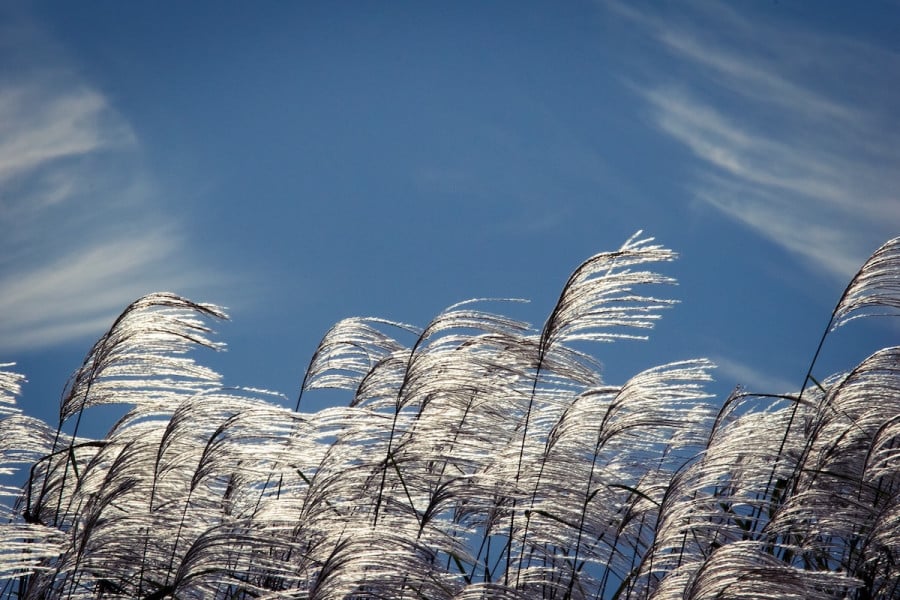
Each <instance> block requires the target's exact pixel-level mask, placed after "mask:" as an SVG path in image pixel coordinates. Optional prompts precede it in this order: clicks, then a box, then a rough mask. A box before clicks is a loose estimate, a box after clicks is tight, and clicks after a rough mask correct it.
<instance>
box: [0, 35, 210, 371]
mask: <svg viewBox="0 0 900 600" xmlns="http://www.w3.org/2000/svg"><path fill="white" fill-rule="evenodd" d="M29 25H30V27H26V28H25V29H24V30H20V31H19V32H18V34H17V36H16V39H15V41H16V47H15V48H13V47H11V46H12V44H11V42H9V41H7V42H6V43H3V44H0V46H2V50H3V51H4V53H5V54H6V55H9V54H15V55H16V60H17V62H18V68H17V69H16V70H15V71H14V72H9V73H7V74H2V75H0V228H2V231H3V236H2V238H0V351H2V352H3V354H5V355H10V356H11V357H12V358H15V356H14V355H15V353H17V352H20V351H24V350H28V349H35V348H40V347H45V346H49V345H55V344H59V343H62V342H66V341H70V340H74V339H78V338H81V337H84V336H91V337H93V336H96V335H97V334H98V333H101V332H102V331H103V330H104V329H105V327H107V326H108V325H109V323H110V321H111V319H112V318H114V317H115V315H116V314H117V313H118V312H119V311H120V310H121V309H122V308H124V306H125V305H126V304H127V303H128V302H130V301H131V300H133V299H135V298H136V297H138V296H140V295H142V294H145V293H148V292H151V291H156V290H160V289H175V290H176V291H183V290H190V289H196V288H197V287H198V286H200V285H203V284H204V283H210V280H211V279H214V277H215V276H214V275H212V274H209V273H206V274H202V271H201V270H200V269H199V268H198V266H197V265H195V264H192V262H191V261H190V260H187V259H184V258H182V257H183V256H184V253H185V243H184V236H183V235H182V233H181V232H180V227H179V224H178V223H177V222H174V221H173V220H172V219H169V218H165V217H162V216H160V211H158V210H157V209H156V208H155V207H154V205H153V199H152V197H153V191H154V188H153V184H152V177H150V176H149V175H148V174H147V173H146V172H144V170H143V169H142V168H141V166H140V161H139V155H140V142H139V140H138V138H137V136H136V135H135V132H134V131H133V129H132V127H131V126H130V125H129V124H128V122H127V120H126V119H125V118H124V117H123V116H122V115H121V114H120V113H119V112H118V111H117V110H116V109H115V107H114V106H113V105H112V104H111V103H110V101H109V100H108V98H107V97H106V96H105V95H104V94H103V92H102V91H101V90H99V89H98V88H97V87H95V86H92V85H91V83H90V82H89V81H86V80H84V79H83V78H82V77H80V76H79V75H78V74H77V70H76V69H75V68H72V67H70V66H68V61H67V60H66V57H65V56H64V55H63V54H61V53H60V51H59V49H58V48H57V47H56V46H55V45H54V44H53V43H52V41H50V40H48V39H47V38H46V37H45V36H43V35H42V34H41V33H40V31H39V29H38V28H36V27H35V26H34V24H33V23H30V24H29ZM22 31H25V32H27V35H25V34H23V33H22Z"/></svg>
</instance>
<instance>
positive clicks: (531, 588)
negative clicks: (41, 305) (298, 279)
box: [0, 235, 900, 600]
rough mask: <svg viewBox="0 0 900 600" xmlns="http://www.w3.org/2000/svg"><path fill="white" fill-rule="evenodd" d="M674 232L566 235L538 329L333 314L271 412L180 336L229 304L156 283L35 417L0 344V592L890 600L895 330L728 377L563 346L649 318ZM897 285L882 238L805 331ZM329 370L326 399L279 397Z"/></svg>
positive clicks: (854, 312) (197, 338)
mask: <svg viewBox="0 0 900 600" xmlns="http://www.w3.org/2000/svg"><path fill="white" fill-rule="evenodd" d="M674 258H675V254H674V253H673V252H672V251H670V250H668V249H666V248H663V247H662V246H659V245H656V244H654V243H653V241H652V240H651V239H645V238H642V237H640V236H639V235H638V236H635V237H633V238H631V239H629V240H628V241H627V242H626V243H625V244H624V245H623V246H622V247H621V248H619V249H618V250H616V251H614V252H606V253H600V254H597V255H595V256H593V257H591V258H589V259H588V260H587V261H585V262H584V263H583V264H582V265H581V266H579V267H578V268H577V269H576V270H575V272H574V273H573V274H572V276H571V277H570V278H569V279H568V280H567V282H566V284H565V285H564V287H563V290H562V292H561V294H560V296H559V300H558V301H557V303H556V305H555V306H554V307H553V309H552V310H551V311H550V315H549V317H548V318H547V320H546V322H545V324H544V325H543V327H541V328H540V329H535V328H533V327H532V326H530V325H529V324H527V323H524V322H521V321H519V320H516V319H512V318H509V317H505V316H502V315H500V314H496V313H494V312H491V311H490V310H488V309H489V308H490V307H491V306H496V305H497V301H492V300H482V301H467V302H463V303H460V304H458V305H455V306H452V307H450V308H449V309H447V310H446V311H444V312H443V313H441V314H440V315H438V316H437V317H436V318H435V319H434V320H433V321H432V322H431V323H430V324H428V325H426V326H425V327H424V328H421V329H420V328H417V327H413V326H410V325H406V324H402V323H392V322H388V321H384V320H381V319H374V318H351V319H346V320H344V321H342V322H340V323H338V324H337V325H335V326H334V327H333V328H332V329H331V330H329V331H328V333H326V335H325V336H324V338H323V339H322V341H321V343H320V344H319V346H318V349H317V350H316V351H315V353H314V354H313V357H312V360H311V361H310V364H309V366H308V368H307V371H306V373H305V375H304V378H303V382H302V384H301V390H300V394H299V396H298V399H297V404H296V407H295V409H294V410H290V409H288V408H285V407H283V406H281V405H280V404H279V403H277V402H274V401H273V400H272V398H270V397H268V396H266V395H265V394H263V393H262V392H257V391H254V390H241V389H226V388H223V387H222V386H221V381H220V377H219V376H218V374H216V373H214V372H213V371H211V370H209V369H207V368H204V367H202V366H200V365H198V364H197V363H196V362H194V358H193V356H192V354H191V352H193V350H194V349H196V348H197V347H207V348H213V349H215V348H218V347H219V344H218V343H216V342H214V341H213V340H212V337H211V334H212V331H211V327H212V324H213V322H214V321H216V320H218V319H223V318H225V314H224V312H223V311H222V310H221V309H219V308H217V307H215V306H212V305H207V304H197V303H194V302H190V301H188V300H185V299H183V298H180V297H178V296H175V295H172V294H152V295H150V296H147V297H145V298H141V299H139V300H137V301H136V302H134V303H133V304H131V305H130V306H129V307H127V308H126V310H125V311H124V312H123V313H122V315H121V316H120V317H119V318H118V319H117V320H116V321H115V322H114V323H113V325H112V327H111V328H110V330H109V331H108V332H107V333H106V334H105V335H104V336H103V337H102V338H101V339H100V340H99V341H98V342H97V344H95V345H94V347H93V348H92V349H91V351H90V352H89V353H88V355H87V356H86V358H85V360H84V363H83V365H82V366H81V368H79V369H78V370H77V371H76V372H75V374H74V375H73V377H72V379H71V380H70V382H69V384H68V386H67V387H66V391H65V392H64V394H63V397H62V400H61V403H60V414H59V420H58V422H57V423H54V424H53V425H48V424H46V423H44V422H42V421H40V420H37V419H34V418H32V417H28V416H27V415H25V414H23V413H22V412H21V410H20V409H18V408H17V407H16V404H15V397H16V396H18V395H19V394H20V392H21V386H22V383H23V379H22V377H21V376H20V375H17V374H15V373H14V372H12V371H11V369H12V365H10V364H6V365H0V476H3V477H4V479H3V480H2V481H6V482H7V483H6V484H5V485H3V486H2V487H0V511H2V514H0V517H2V519H3V522H2V524H0V597H3V598H142V599H144V600H153V599H162V598H217V599H218V598H221V599H225V598H230V599H237V598H272V599H275V598H279V599H280V598H285V599H287V598H298V599H309V600H313V599H331V598H355V599H368V598H372V599H374V598H409V599H417V598H425V599H429V600H431V599H434V600H440V599H442V598H443V599H448V600H449V599H460V600H469V599H486V598H491V599H510V600H512V599H526V598H529V599H530V598H547V599H558V600H574V599H579V600H580V599H597V600H600V599H625V598H628V599H634V600H637V599H669V598H672V599H674V598H695V599H702V598H773V599H774V598H832V597H833V598H852V599H856V600H864V599H865V600H868V599H873V598H900V584H898V582H900V471H898V469H900V347H889V348H883V349H880V350H876V351H875V352H874V353H873V354H872V355H871V356H870V357H868V358H867V359H865V360H864V361H862V362H861V363H860V364H859V365H857V366H855V367H852V366H851V368H849V369H848V370H847V371H846V372H843V373H837V374H834V375H832V376H829V377H822V378H816V377H815V376H814V375H815V365H816V357H817V356H818V352H819V351H818V350H816V351H815V356H814V357H813V359H812V361H811V364H810V367H809V372H808V373H807V374H806V377H805V378H804V383H803V385H802V386H801V389H798V390H794V391H784V390H772V392H778V393H772V394H751V393H748V392H745V391H743V390H736V391H735V393H733V394H732V395H731V396H730V397H729V398H727V399H726V400H725V401H724V402H723V403H717V402H715V401H714V400H713V399H711V398H710V397H709V395H708V394H707V393H706V392H705V390H704V385H705V383H706V382H708V381H709V380H710V378H711V373H712V370H713V368H714V366H713V365H712V364H711V363H710V362H709V361H706V360H703V359H692V360H682V361H678V362H673V363H671V364H667V365H662V366H659V367H655V368H651V369H648V370H646V371H644V372H641V373H637V374H635V375H634V376H633V377H631V378H630V379H629V380H628V381H626V382H625V383H623V384H621V385H614V384H611V383H608V382H605V381H604V380H603V378H602V377H601V374H600V368H599V364H598V363H597V361H596V359H595V358H594V357H593V356H592V353H589V352H587V351H586V348H589V347H591V346H590V344H591V343H594V342H619V341H621V340H623V339H630V338H643V337H644V333H645V332H646V330H647V329H649V328H650V327H652V325H653V323H654V322H655V321H656V320H657V319H658V318H659V317H660V315H661V311H662V310H663V309H665V308H668V307H669V306H671V305H672V303H673V302H672V301H671V300H668V299H665V298H661V297H658V296H657V295H656V294H655V293H653V289H655V288H659V287H660V286H663V285H666V284H670V283H672V280H671V279H670V278H668V277H666V276H663V275H660V274H657V273H655V272H653V271H650V270H645V269H646V268H647V265H652V264H658V263H662V262H668V261H671V260H673V259H674ZM898 309H900V238H897V239H894V240H891V241H889V242H888V243H887V244H885V245H884V246H883V247H882V248H880V249H879V250H878V251H876V252H875V254H874V255H873V256H872V257H871V258H870V259H869V260H868V261H867V262H866V263H865V264H864V265H863V266H862V268H861V269H860V271H859V273H858V274H857V275H856V276H855V277H854V278H853V280H852V281H851V283H850V285H849V286H848V287H847V290H846V291H845V293H844V294H843V296H842V297H841V298H840V300H839V302H838V305H837V306H836V308H835V310H834V313H833V314H832V318H831V322H830V323H829V324H828V326H827V328H826V331H825V334H824V336H823V338H822V341H821V343H820V344H819V350H821V348H822V347H823V346H824V344H825V343H826V342H827V341H828V340H831V339H832V338H831V334H832V332H833V331H834V330H835V329H836V328H837V327H839V326H841V325H844V324H846V323H848V322H850V321H852V320H854V319H856V318H858V317H863V316H866V317H868V316H872V315H884V314H888V315H891V316H893V317H894V318H895V317H896V314H897V311H898ZM404 341H406V342H409V344H408V345H407V344H406V343H405V342H404ZM838 341H839V340H838ZM324 388H329V389H339V390H344V391H345V393H346V394H347V398H348V401H347V403H346V404H345V405H344V406H338V407H333V408H327V409H324V410H321V411H319V412H316V413H308V412H301V410H300V409H301V399H302V397H303V396H304V395H305V394H307V393H314V392H315V390H317V389H324ZM782 392H784V393H782ZM108 404H115V405H125V406H127V407H128V408H127V409H126V410H125V412H124V414H123V415H122V416H121V418H120V419H119V420H118V421H117V422H116V423H115V424H114V425H113V426H112V428H111V429H110V431H109V433H108V434H107V435H106V436H105V437H104V438H103V439H97V440H93V439H87V438H85V437H83V436H82V435H81V434H80V424H81V423H82V421H83V419H84V418H89V417H90V414H91V411H92V410H94V408H95V407H97V406H100V405H108ZM67 432H71V433H67ZM11 481H18V482H22V481H24V484H23V485H21V486H19V485H13V484H11V483H8V482H11Z"/></svg>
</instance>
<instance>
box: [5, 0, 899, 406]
mask: <svg viewBox="0 0 900 600" xmlns="http://www.w3.org/2000/svg"><path fill="white" fill-rule="evenodd" d="M898 107H900V5H898V4H897V3H896V2H887V1H881V2H878V1H874V0H873V1H872V2H867V3H844V2H816V3H810V2H789V1H782V2H752V3H751V2H745V3H728V4H725V3H722V4H712V3H709V4H707V3H700V2H679V3H625V2H621V3H620V2H567V3H554V2H497V3H474V2H455V3H444V4H439V3H412V2H411V3H405V2H400V3H369V2H365V3H362V2H361V3H356V2H351V3H339V4H336V3H324V2H323V3H290V2H279V3H275V2H273V3H267V4H260V3H236V2H234V3H220V2H192V3H175V2H163V3H120V2H113V1H98V2H91V3H77V4H76V3H64V2H44V1H34V2H27V3H15V4H13V3H7V4H5V5H4V6H3V7H2V9H0V223H2V228H3V231H4V235H3V236H2V238H0V315H2V317H0V362H8V361H15V362H17V363H18V367H17V368H18V370H19V371H22V372H24V373H25V374H26V375H27V377H28V379H29V384H28V385H27V386H26V388H25V392H24V394H23V396H22V398H21V403H22V406H23V407H24V409H25V410H26V412H28V413H30V414H36V415H40V416H43V417H45V418H50V419H52V418H53V417H52V415H53V414H55V411H56V406H57V403H58V399H59V393H60V391H61V389H62V387H63V385H64V384H65V382H66V378H67V376H68V374H69V373H70V372H71V371H73V370H74V369H75V368H77V366H78V364H79V363H80V361H81V358H82V357H83V355H84V353H85V352H86V351H87V350H88V349H89V347H90V345H91V343H93V341H94V340H95V339H96V338H97V337H98V336H99V335H101V334H102V333H103V331H104V330H105V329H106V327H107V326H108V325H109V324H110V323H111V322H112V320H113V319H114V318H115V316H116V315H117V314H118V313H119V311H120V310H121V309H122V308H123V307H124V306H125V305H127V304H128V303H129V302H130V301H131V300H133V299H135V298H137V297H138V296H140V295H142V294H145V293H149V292H152V291H161V290H171V291H175V292H178V293H181V294H183V295H186V296H188V297H190V298H192V299H195V300H199V301H208V302H214V303H217V304H220V305H224V306H226V307H228V309H229V313H230V315H231V317H232V321H231V322H228V323H224V324H221V325H220V326H218V327H217V329H218V331H219V335H220V339H222V340H223V341H225V342H226V343H227V344H228V346H229V350H228V351H227V352H226V353H223V354H218V355H213V354H211V353H206V354H200V355H198V357H197V358H198V360H199V361H200V362H203V363H205V364H208V365H210V366H213V367H214V368H216V369H218V370H220V371H221V372H222V373H223V374H224V376H225V381H226V383H228V384H230V385H247V386H254V387H262V388H268V389H272V390H275V391H278V392H281V393H283V394H285V396H286V397H287V398H288V400H286V401H287V402H288V403H289V404H293V398H295V396H296V392H297V388H298V386H299V383H300V380H301V378H302V374H303V371H304V369H305V366H306V363H307V361H308V360H309V358H310V356H311V354H312V352H313V351H314V349H315V346H316V344H317V342H318V340H319V339H320V338H321V336H322V335H323V334H324V333H325V331H326V330H327V329H328V327H329V326H330V325H331V324H333V323H334V322H335V321H337V320H339V319H341V318H343V317H348V316H357V315H363V316H379V317H385V318H389V319H395V320H400V321H404V322H410V323H414V324H418V325H425V324H427V322H428V321H429V320H430V319H431V318H432V317H433V316H435V315H436V314H437V313H438V312H439V311H440V310H442V309H443V308H445V307H447V306H449V305H450V304H452V303H455V302H457V301H459V300H463V299H466V298H470V297H521V298H529V299H531V300H532V302H531V303H530V304H527V305H518V304H515V305H509V306H501V307H498V310H503V311H508V312H511V313H513V314H514V315H515V316H519V317H522V318H524V319H526V320H529V321H531V322H532V323H535V324H536V325H538V326H539V325H540V324H541V323H542V322H543V320H544V318H545V316H546V315H547V314H548V313H549V312H550V310H551V309H552V306H553V303H554V301H555V299H556V297H557V295H558V293H559V290H560V288H561V286H562V284H563V283H564V282H565V280H566V278H567V276H568V274H569V273H570V271H571V270H572V269H574V268H575V267H576V266H577V265H578V263H579V262H580V261H581V260H583V259H585V258H587V257H588V256H590V255H591V254H593V253H595V252H598V251H601V250H611V249H615V248H617V247H618V246H619V245H620V244H621V243H622V242H623V241H624V240H625V239H626V238H628V237H629V236H630V235H631V234H632V233H634V232H635V231H636V230H638V229H643V230H644V231H645V232H646V233H647V234H648V235H652V236H654V237H655V238H656V239H657V240H658V241H659V242H660V243H663V244H665V245H667V246H669V247H671V248H673V249H675V250H676V251H678V252H679V253H680V255H681V258H680V259H679V260H678V261H677V262H676V263H674V264H672V265H666V266H665V267H664V271H665V272H666V274H668V275H672V276H674V277H676V278H677V279H678V280H679V286H678V287H676V288H672V289H670V290H666V291H667V292H668V293H670V294H671V296H672V297H674V298H677V299H678V300H680V301H681V303H680V304H679V305H678V306H677V307H675V308H674V309H673V310H670V311H668V312H667V314H666V315H665V316H664V318H663V320H662V321H661V322H660V324H659V325H658V326H657V328H656V329H655V330H654V331H652V332H651V333H650V336H651V339H650V341H649V342H644V343H633V344H631V343H628V344H623V343H617V344H616V345H614V346H609V345H607V346H602V347H597V348H595V349H594V350H595V354H596V356H597V357H598V358H599V359H600V360H601V361H602V362H603V363H604V365H605V368H606V373H607V378H608V380H610V381H611V382H613V383H616V382H621V381H622V380H623V378H625V377H626V376H627V375H629V374H631V373H633V372H635V371H637V370H638V369H642V368H646V367H650V366H653V365H656V364H660V363H664V362H669V361H674V360H680V359H684V358H693V357H700V356H705V357H709V358H712V359H713V360H714V361H716V362H717V363H718V364H719V369H718V370H717V373H716V379H717V381H716V382H715V383H714V384H713V385H712V386H711V389H712V391H713V392H715V393H717V394H719V395H722V394H725V393H727V392H728V391H729V390H730V389H731V388H732V387H733V386H734V385H735V384H738V383H743V384H746V385H747V386H748V387H749V388H751V389H753V390H759V391H786V389H793V388H796V387H797V386H799V385H800V384H801V383H802V380H803V376H804V374H805V372H806V367H807V365H808V363H809V360H810V358H811V357H812V353H813V352H814V350H815V346H816V343H817V342H818V339H819V336H820V335H821V333H822V330H823V328H824V327H825V325H826V323H827V321H828V316H829V314H830V312H831V309H832V308H833V306H834V303H835V302H836V301H837V299H838V297H839V296H840V293H841V291H842V289H843V287H844V285H845V284H846V282H847V280H848V279H849V277H850V276H852V274H853V272H854V271H855V269H856V268H857V267H858V266H859V264H861V262H862V261H863V260H864V259H865V258H866V257H867V256H868V255H869V254H870V253H871V252H872V251H873V250H874V249H875V248H877V247H878V246H879V245H880V244H881V243H882V242H883V241H886V240H887V239H888V238H890V237H893V236H896V235H898V234H900V192H898V190H900V108H898ZM897 331H898V330H897V328H895V327H887V326H886V324H885V323H884V322H873V323H868V324H867V323H857V324H854V325H852V326H847V327H845V328H843V329H842V330H840V331H839V332H838V333H837V335H835V336H834V338H833V339H832V340H831V343H830V344H829V346H828V347H827V348H826V353H825V356H824V357H823V359H822V363H821V366H820V368H819V369H817V371H818V374H819V375H820V376H824V375H825V374H827V373H830V372H832V371H834V370H836V369H840V368H846V367H850V366H852V365H853V364H855V362H857V361H859V360H860V359H861V358H863V357H864V356H866V355H868V354H869V353H870V352H871V351H873V350H874V349H876V348H878V347H881V346H883V345H886V344H892V343H895V342H896V335H897ZM329 401H330V400H329ZM323 402H325V399H323V398H320V399H318V400H316V399H313V401H312V404H310V405H308V408H310V409H314V408H318V407H320V406H322V403H323Z"/></svg>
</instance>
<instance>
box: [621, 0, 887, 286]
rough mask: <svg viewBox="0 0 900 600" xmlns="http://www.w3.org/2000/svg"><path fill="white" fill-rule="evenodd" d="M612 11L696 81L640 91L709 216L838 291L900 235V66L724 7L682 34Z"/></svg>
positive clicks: (701, 7) (644, 17)
mask: <svg viewBox="0 0 900 600" xmlns="http://www.w3.org/2000/svg"><path fill="white" fill-rule="evenodd" d="M609 6H611V7H612V8H613V9H614V11H615V12H617V13H619V14H620V15H622V16H624V17H626V18H628V19H629V20H630V21H632V22H634V23H637V24H638V25H639V26H640V27H641V29H643V30H644V31H646V32H649V34H650V35H651V36H652V37H653V38H654V39H655V40H656V41H657V42H658V43H659V46H660V47H661V48H663V49H665V51H666V52H667V53H668V54H669V57H670V60H671V59H672V58H674V59H675V61H676V63H677V64H680V65H682V66H683V67H686V71H685V72H688V73H690V76H688V77H684V78H681V79H680V80H679V81H674V80H672V79H671V77H670V76H668V75H665V74H662V73H660V72H656V73H655V74H654V75H653V76H652V79H655V81H654V82H651V83H645V84H641V85H639V86H638V89H639V92H640V94H641V95H642V97H643V98H644V99H645V100H646V102H647V104H648V106H649V107H650V110H651V115H652V120H653V122H654V124H655V125H656V126H657V127H658V128H659V129H660V130H661V131H662V132H664V133H666V134H667V135H669V136H671V137H672V138H673V139H675V140H677V141H679V142H680V143H681V144H683V145H684V146H685V147H686V148H688V149H689V150H690V152H691V153H692V154H693V155H694V156H695V157H696V158H697V159H698V161H699V167H698V169H697V170H696V172H695V173H694V177H693V179H692V183H691V184H690V186H689V187H690V189H691V190H692V191H693V193H694V196H695V197H696V198H697V199H698V200H700V201H701V202H702V204H705V205H708V206H712V207H715V208H716V209H718V210H720V211H722V212H723V213H724V214H726V215H728V216H729V217H731V218H733V219H735V220H737V221H739V222H741V223H743V224H744V225H746V226H748V227H750V228H752V229H753V230H756V231H757V232H758V233H759V234H761V235H763V236H764V237H766V238H768V239H769V240H771V241H772V242H774V243H776V244H778V245H780V246H781V247H783V248H785V249H786V250H788V251H790V252H791V253H793V254H795V255H796V256H798V257H801V258H802V259H804V260H806V261H807V262H808V263H809V264H811V265H812V266H813V267H815V268H817V269H819V270H821V271H824V272H825V273H827V274H830V275H832V276H835V277H837V278H839V279H842V280H845V279H846V278H847V277H848V276H850V275H852V273H853V272H854V271H855V269H856V268H857V267H858V265H859V264H861V262H862V261H863V260H864V259H865V257H866V256H867V255H868V254H869V253H870V252H871V251H872V250H874V249H875V247H877V245H878V243H879V242H881V241H883V240H884V239H887V238H889V237H891V236H893V235H896V233H897V231H898V230H900V193H898V191H897V190H898V189H900V130H898V128H897V119H898V114H897V106H900V88H898V87H897V86H896V85H892V83H891V82H893V83H900V56H898V55H896V54H892V53H891V52H889V51H886V50H884V49H881V48H878V47H874V46H871V45H869V44H867V43H863V42H860V41H857V40H851V39H846V38H840V37H836V36H831V35H826V34H822V33H812V32H807V31H802V30H799V29H798V28H797V27H791V26H789V25H787V24H784V23H771V22H765V21H762V20H760V19H755V20H752V21H751V20H750V19H749V18H748V17H745V16H743V15H741V14H739V13H737V12H735V11H733V10H731V9H729V8H726V7H723V6H713V5H707V4H696V5H690V6H692V8H691V10H689V11H688V12H690V13H691V15H690V16H691V17H692V18H691V19H690V20H686V19H684V20H677V21H676V20H672V19H664V18H662V17H661V16H660V15H657V14H653V13H641V12H638V11H635V10H633V9H632V8H630V7H628V6H625V5H622V4H618V3H610V4H609Z"/></svg>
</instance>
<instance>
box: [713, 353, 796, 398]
mask: <svg viewBox="0 0 900 600" xmlns="http://www.w3.org/2000/svg"><path fill="white" fill-rule="evenodd" d="M712 361H713V362H714V363H715V364H716V371H715V378H716V379H717V380H718V381H721V382H723V383H727V384H729V385H733V386H741V387H743V388H744V389H745V390H747V391H748V392H751V393H757V394H788V393H791V392H795V391H797V390H798V389H799V388H798V385H797V384H798V383H799V382H796V381H789V380H787V379H784V378H782V377H778V376H775V375H772V374H770V373H767V372H764V371H761V370H759V369H757V368H755V367H752V366H750V365H748V364H745V363H742V362H739V361H736V360H732V359H730V358H727V357H724V356H716V357H715V358H713V359H712Z"/></svg>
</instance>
